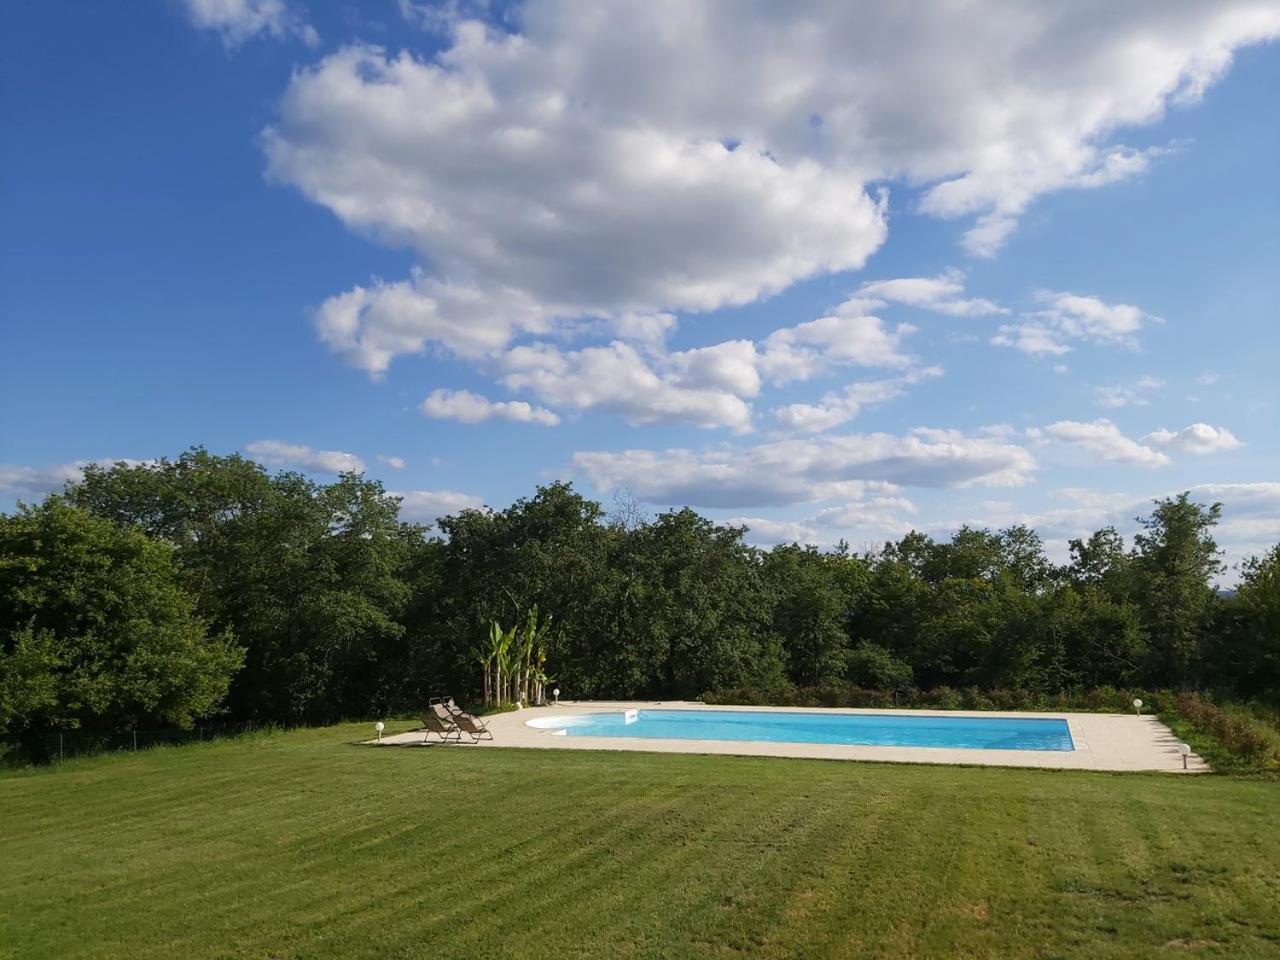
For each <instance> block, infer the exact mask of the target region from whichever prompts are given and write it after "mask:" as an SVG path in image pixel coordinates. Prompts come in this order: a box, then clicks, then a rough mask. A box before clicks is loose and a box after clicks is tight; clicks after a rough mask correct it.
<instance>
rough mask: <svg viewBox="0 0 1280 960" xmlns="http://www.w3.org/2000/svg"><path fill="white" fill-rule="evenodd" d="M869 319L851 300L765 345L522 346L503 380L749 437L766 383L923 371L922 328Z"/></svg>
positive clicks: (553, 398)
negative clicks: (915, 344) (862, 370)
mask: <svg viewBox="0 0 1280 960" xmlns="http://www.w3.org/2000/svg"><path fill="white" fill-rule="evenodd" d="M860 310H861V307H859V306H858V305H857V304H854V303H853V301H847V302H846V303H844V304H841V305H840V306H839V307H837V308H836V309H834V310H833V311H831V312H830V313H829V314H827V315H825V316H823V317H820V318H818V319H817V320H811V321H808V322H805V323H801V324H798V325H796V326H794V327H786V328H784V329H781V330H776V331H774V332H773V333H772V334H770V335H769V336H767V337H766V338H765V339H763V340H761V341H751V340H725V341H722V342H720V343H716V344H711V345H710V346H706V347H695V348H692V349H689V350H679V351H668V350H666V349H665V348H664V347H663V346H662V345H661V344H657V343H649V344H640V345H634V344H631V343H627V342H624V341H622V340H615V341H613V342H612V343H609V344H606V345H601V346H591V347H585V348H583V349H580V350H565V349H563V348H561V347H559V346H556V345H554V344H550V343H534V344H529V345H524V346H518V347H514V348H512V349H510V350H509V351H507V352H506V353H505V354H504V355H503V356H502V357H501V358H500V361H499V367H500V369H501V371H502V373H501V381H502V383H503V385H504V386H506V387H507V388H508V389H510V390H517V391H519V390H524V391H528V392H530V393H532V394H533V395H534V396H536V397H537V398H538V399H539V400H540V401H541V402H542V403H545V404H548V405H549V406H551V407H555V408H558V409H569V410H575V411H586V410H602V411H607V412H612V413H617V414H620V415H622V416H623V417H625V418H626V419H627V420H628V422H630V423H633V424H637V423H674V422H685V423H692V424H694V425H697V426H702V427H728V428H730V429H732V430H735V431H737V432H739V433H747V432H749V431H750V430H751V429H752V406H751V404H750V402H749V401H750V400H752V399H753V398H755V397H756V396H758V395H759V394H760V392H761V388H762V385H763V382H764V380H765V379H768V380H770V381H772V382H774V383H786V382H789V381H793V380H805V379H809V378H811V377H815V376H818V375H819V374H821V373H824V372H827V371H830V370H832V369H836V368H839V367H842V366H861V367H891V368H892V367H909V366H910V365H911V364H912V363H913V362H914V360H915V358H914V357H912V356H911V355H909V354H907V353H904V352H902V342H903V340H904V339H905V338H906V337H907V336H908V335H909V334H911V333H912V332H913V330H914V328H913V327H911V326H910V325H909V324H905V323H904V324H899V325H898V326H897V327H896V328H889V327H887V326H886V325H885V324H884V322H883V321H881V320H880V319H879V318H878V317H873V316H868V315H865V314H864V313H861V312H860ZM940 372H941V371H940V370H938V368H929V370H927V371H913V372H908V373H906V374H904V375H903V376H902V377H900V378H897V379H896V380H894V381H893V383H892V385H890V384H889V383H888V382H887V381H886V382H885V383H884V384H882V385H880V386H872V385H870V384H867V385H862V386H857V387H856V388H854V390H853V392H852V393H851V394H850V395H849V396H847V397H845V398H844V399H843V400H842V401H841V403H842V409H843V410H844V414H843V419H844V420H847V419H849V418H850V417H852V416H853V415H855V414H856V412H857V410H856V408H852V407H850V406H849V404H850V401H857V402H859V403H864V402H872V401H875V400H876V399H877V395H878V393H884V392H886V391H890V390H891V391H892V393H893V395H894V396H896V395H898V394H900V393H901V392H902V390H903V388H904V387H905V386H906V385H907V384H911V383H916V382H918V381H919V380H921V379H923V378H924V377H926V376H934V375H937V374H938V373H940ZM868 391H870V392H868ZM888 398H889V397H888V395H886V396H884V397H882V398H881V399H888ZM829 405H830V403H829Z"/></svg>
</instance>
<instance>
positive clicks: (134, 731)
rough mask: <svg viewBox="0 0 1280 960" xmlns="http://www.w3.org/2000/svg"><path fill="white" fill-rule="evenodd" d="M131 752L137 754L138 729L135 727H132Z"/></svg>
mask: <svg viewBox="0 0 1280 960" xmlns="http://www.w3.org/2000/svg"><path fill="white" fill-rule="evenodd" d="M133 752H134V753H137V752H138V728H137V727H134V729H133Z"/></svg>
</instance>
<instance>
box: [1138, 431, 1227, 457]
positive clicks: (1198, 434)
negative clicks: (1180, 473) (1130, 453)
mask: <svg viewBox="0 0 1280 960" xmlns="http://www.w3.org/2000/svg"><path fill="white" fill-rule="evenodd" d="M1142 442H1143V443H1149V444H1151V445H1152V446H1155V447H1165V448H1166V449H1170V450H1181V451H1182V452H1183V453H1191V454H1196V455H1203V454H1207V453H1220V452H1222V451H1225V450H1234V449H1235V448H1236V447H1239V446H1242V444H1241V443H1240V441H1239V440H1238V439H1236V436H1235V434H1233V433H1232V432H1231V431H1230V430H1228V429H1227V428H1226V427H1212V426H1210V425H1209V424H1207V423H1193V424H1191V426H1189V427H1183V428H1182V429H1181V430H1166V429H1165V428H1164V427H1161V428H1160V429H1159V430H1156V431H1153V432H1152V433H1149V434H1147V435H1146V436H1145V437H1143V438H1142Z"/></svg>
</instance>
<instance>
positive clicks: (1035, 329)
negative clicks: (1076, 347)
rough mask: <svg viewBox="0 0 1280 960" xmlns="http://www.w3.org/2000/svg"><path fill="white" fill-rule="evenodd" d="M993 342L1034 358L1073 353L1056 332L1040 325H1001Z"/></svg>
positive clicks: (992, 339)
mask: <svg viewBox="0 0 1280 960" xmlns="http://www.w3.org/2000/svg"><path fill="white" fill-rule="evenodd" d="M991 342H992V343H994V344H995V345H996V346H997V347H1013V348H1014V349H1015V350H1021V351H1022V352H1023V353H1029V354H1031V355H1032V356H1033V357H1043V356H1046V355H1052V356H1057V355H1059V354H1063V353H1070V352H1071V348H1070V347H1069V346H1067V345H1066V344H1065V343H1063V342H1062V338H1061V337H1060V336H1059V335H1058V333H1057V332H1056V331H1054V330H1051V329H1050V328H1048V327H1045V326H1042V325H1041V324H1038V323H1005V324H1001V326H1000V329H999V330H998V331H997V332H996V335H995V336H994V337H992V338H991Z"/></svg>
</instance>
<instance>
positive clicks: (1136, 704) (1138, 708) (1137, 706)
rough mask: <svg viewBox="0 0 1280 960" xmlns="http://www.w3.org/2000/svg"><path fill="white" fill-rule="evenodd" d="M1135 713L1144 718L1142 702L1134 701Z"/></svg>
mask: <svg viewBox="0 0 1280 960" xmlns="http://www.w3.org/2000/svg"><path fill="white" fill-rule="evenodd" d="M1133 712H1134V713H1136V714H1137V715H1138V716H1142V701H1141V700H1134V701H1133Z"/></svg>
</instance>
